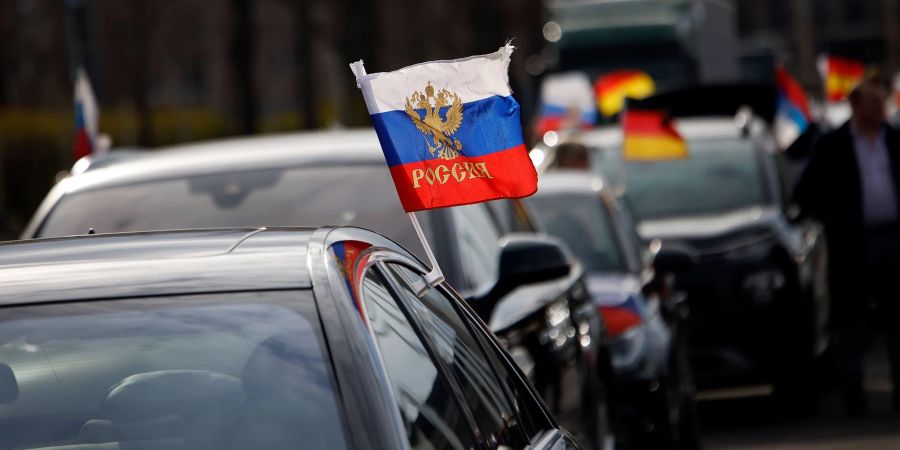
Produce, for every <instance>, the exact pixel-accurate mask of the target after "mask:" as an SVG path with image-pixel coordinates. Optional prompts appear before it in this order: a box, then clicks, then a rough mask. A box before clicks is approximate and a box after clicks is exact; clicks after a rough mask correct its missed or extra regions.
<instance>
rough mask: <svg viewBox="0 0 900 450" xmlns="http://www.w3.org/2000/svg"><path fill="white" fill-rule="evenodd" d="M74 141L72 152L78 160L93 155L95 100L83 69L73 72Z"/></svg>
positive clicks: (95, 144)
mask: <svg viewBox="0 0 900 450" xmlns="http://www.w3.org/2000/svg"><path fill="white" fill-rule="evenodd" d="M74 99H75V141H74V143H73V144H72V152H73V153H74V155H75V159H76V160H78V159H80V158H82V157H84V156H88V155H90V154H92V153H95V152H96V151H97V150H98V146H97V124H98V120H99V117H98V116H99V115H98V107H97V99H96V98H95V97H94V90H93V89H92V88H91V81H90V80H89V79H88V77H87V73H86V72H85V70H84V68H81V67H79V68H78V69H77V70H76V71H75V94H74Z"/></svg>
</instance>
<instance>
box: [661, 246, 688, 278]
mask: <svg viewBox="0 0 900 450" xmlns="http://www.w3.org/2000/svg"><path fill="white" fill-rule="evenodd" d="M696 265H697V258H696V257H695V256H694V254H693V253H692V252H691V251H690V250H688V249H686V248H682V247H674V246H668V247H663V248H661V249H659V251H658V252H656V256H654V257H653V268H654V270H656V271H657V272H660V273H673V272H684V271H686V270H690V269H692V268H693V267H694V266H696Z"/></svg>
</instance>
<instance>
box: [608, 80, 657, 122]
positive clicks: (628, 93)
mask: <svg viewBox="0 0 900 450" xmlns="http://www.w3.org/2000/svg"><path fill="white" fill-rule="evenodd" d="M655 90H656V84H654V83H653V78H650V75H647V73H646V72H642V71H640V70H618V71H615V72H610V73H608V74H605V75H603V76H600V77H598V78H597V80H596V81H595V82H594V95H595V96H596V97H597V108H599V109H600V113H601V114H603V115H604V116H606V117H612V116H614V115H616V114H618V113H619V112H620V111H622V108H623V107H624V106H625V99H626V98H633V99H638V100H639V99H642V98H646V97H649V96H651V95H653V92H654V91H655Z"/></svg>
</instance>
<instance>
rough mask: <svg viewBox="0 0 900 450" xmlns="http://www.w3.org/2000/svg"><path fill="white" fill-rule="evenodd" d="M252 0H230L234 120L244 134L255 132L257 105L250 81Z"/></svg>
mask: <svg viewBox="0 0 900 450" xmlns="http://www.w3.org/2000/svg"><path fill="white" fill-rule="evenodd" d="M253 5H254V2H253V1H252V0H232V7H233V18H234V32H233V34H232V41H231V45H232V47H231V50H232V55H231V57H232V68H233V70H234V78H235V89H236V91H237V109H238V114H239V117H238V123H239V127H240V131H241V132H242V133H245V134H253V133H256V129H257V117H256V111H257V105H256V89H255V86H254V82H253V67H254V62H255V61H254V58H253V56H254V45H255V43H256V36H255V32H256V29H255V27H254V14H253V9H254V6H253Z"/></svg>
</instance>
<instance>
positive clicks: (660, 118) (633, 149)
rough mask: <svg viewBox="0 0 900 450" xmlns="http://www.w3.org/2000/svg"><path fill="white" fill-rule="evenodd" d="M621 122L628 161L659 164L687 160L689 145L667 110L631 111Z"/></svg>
mask: <svg viewBox="0 0 900 450" xmlns="http://www.w3.org/2000/svg"><path fill="white" fill-rule="evenodd" d="M621 120H622V135H623V142H622V157H623V158H624V159H626V160H634V161H656V160H666V159H683V158H687V156H688V149H687V144H686V143H685V142H684V139H682V137H681V134H679V133H678V131H677V130H676V129H675V126H674V124H673V123H672V120H671V118H670V117H669V115H668V113H666V112H665V111H663V110H659V109H634V108H628V109H626V110H625V112H624V113H623V114H622V119H621Z"/></svg>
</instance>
